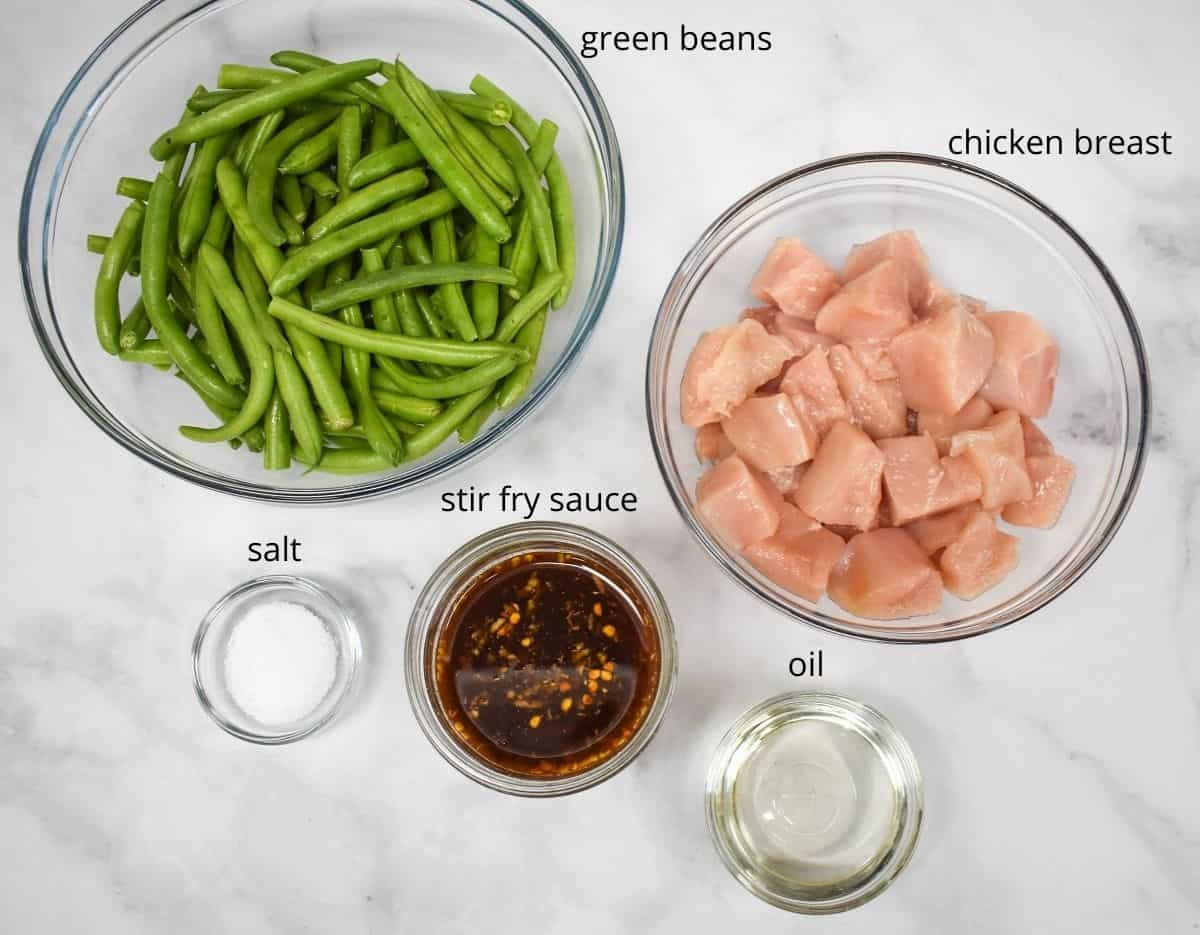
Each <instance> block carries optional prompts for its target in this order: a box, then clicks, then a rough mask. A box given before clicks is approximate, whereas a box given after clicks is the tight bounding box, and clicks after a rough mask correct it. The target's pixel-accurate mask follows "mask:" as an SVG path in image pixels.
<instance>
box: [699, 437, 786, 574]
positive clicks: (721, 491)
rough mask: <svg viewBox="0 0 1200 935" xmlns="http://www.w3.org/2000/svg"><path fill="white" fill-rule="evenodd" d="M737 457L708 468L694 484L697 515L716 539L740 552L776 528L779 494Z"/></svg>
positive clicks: (764, 537) (731, 457) (730, 457)
mask: <svg viewBox="0 0 1200 935" xmlns="http://www.w3.org/2000/svg"><path fill="white" fill-rule="evenodd" d="M769 486H770V485H769V484H768V483H767V482H766V481H764V480H763V478H762V477H761V475H759V474H758V473H756V472H755V471H754V470H753V469H751V468H750V467H748V466H747V465H746V462H745V461H743V460H742V459H741V458H739V457H738V456H737V455H730V456H729V457H728V458H726V459H725V460H724V461H722V462H721V463H720V464H718V465H717V466H716V467H713V468H710V469H709V470H708V472H707V473H705V474H704V476H702V477H701V478H700V480H699V481H697V483H696V501H697V503H698V504H699V510H700V515H701V516H702V517H704V520H705V522H707V523H708V526H709V528H710V529H711V530H712V531H713V532H714V533H715V534H716V535H717V537H718V538H719V539H721V540H722V541H724V542H725V543H727V544H728V545H730V546H732V547H733V548H734V549H737V550H738V551H739V552H740V551H741V550H742V549H744V548H746V546H748V545H753V544H754V543H755V542H761V541H762V540H763V539H766V538H767V537H768V536H770V535H772V534H774V532H775V530H776V529H777V528H778V527H779V507H780V504H781V502H782V501H781V500H780V497H779V492H778V491H776V490H774V489H768V488H769Z"/></svg>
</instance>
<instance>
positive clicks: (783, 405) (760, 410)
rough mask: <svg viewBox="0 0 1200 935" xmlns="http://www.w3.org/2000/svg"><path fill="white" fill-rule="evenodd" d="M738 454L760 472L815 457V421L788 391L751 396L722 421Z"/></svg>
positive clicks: (818, 438) (817, 442) (816, 443)
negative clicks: (810, 418) (797, 405)
mask: <svg viewBox="0 0 1200 935" xmlns="http://www.w3.org/2000/svg"><path fill="white" fill-rule="evenodd" d="M721 428H722V429H724V430H725V436H726V437H727V438H728V439H729V440H730V442H732V443H733V447H734V448H736V449H737V452H738V454H740V455H741V456H742V458H743V459H744V460H745V461H746V463H747V464H749V465H751V466H752V467H756V468H758V469H759V470H760V471H772V470H775V469H776V468H782V467H790V466H792V465H795V464H803V463H804V462H805V461H809V460H811V459H812V456H813V455H814V454H815V453H816V451H817V445H818V444H819V442H820V437H819V436H818V435H817V430H816V429H815V428H814V427H813V424H812V422H811V421H810V420H809V418H808V416H806V415H805V414H804V413H803V412H801V411H800V410H798V409H797V408H796V406H795V404H794V403H793V402H792V398H791V397H790V396H788V395H787V394H786V393H776V394H774V395H772V396H751V397H750V398H749V399H747V400H746V401H745V402H743V403H741V404H739V405H738V407H737V408H736V409H734V410H733V412H731V413H730V414H729V415H728V416H727V417H725V418H724V419H722V420H721Z"/></svg>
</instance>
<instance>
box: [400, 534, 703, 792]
mask: <svg viewBox="0 0 1200 935" xmlns="http://www.w3.org/2000/svg"><path fill="white" fill-rule="evenodd" d="M522 541H536V542H551V543H556V544H561V545H563V546H565V547H567V548H572V547H573V548H578V549H582V550H589V549H590V550H592V551H594V552H596V553H598V554H600V555H601V556H602V557H603V558H605V559H606V560H607V561H610V562H612V563H613V564H614V565H615V566H617V567H618V568H619V569H620V570H621V571H623V572H624V573H625V574H626V575H627V576H628V577H629V578H630V580H631V581H632V583H633V584H634V586H635V587H636V588H637V589H638V591H639V592H640V596H641V597H642V599H643V600H644V601H645V602H646V604H647V610H648V612H649V613H650V616H651V618H652V620H653V623H654V629H655V633H656V635H657V637H658V643H659V673H658V686H657V688H656V689H655V693H654V699H653V701H652V702H651V705H650V710H649V711H648V712H647V713H646V718H645V720H644V721H643V722H642V724H641V726H640V727H639V728H638V729H637V732H636V733H635V734H634V735H633V737H631V738H630V739H629V740H628V741H627V742H626V743H625V745H624V746H623V747H621V748H620V749H618V750H617V752H616V753H615V754H614V755H613V756H611V757H610V758H609V759H607V760H604V761H602V762H601V763H599V764H597V765H595V766H593V767H591V768H589V769H586V770H583V771H582V772H579V773H573V774H571V775H569V776H562V777H555V778H551V779H535V778H531V777H526V776H515V775H513V774H510V773H506V772H504V771H502V770H500V769H497V768H495V767H492V766H489V765H488V764H486V763H484V762H483V761H482V760H480V759H479V758H477V757H475V756H472V755H471V754H470V753H469V752H468V751H467V750H466V749H465V748H464V747H463V745H462V744H461V743H460V742H458V740H457V739H456V738H455V737H454V736H453V735H452V733H451V732H450V731H449V730H447V729H446V727H445V725H444V723H443V721H442V718H441V717H439V715H438V713H437V708H438V703H437V701H436V699H435V697H434V692H435V689H434V687H433V684H432V681H431V679H430V678H429V673H428V671H427V667H426V665H425V661H426V660H425V650H426V646H427V643H428V640H429V637H430V635H431V634H432V633H433V632H434V628H435V627H436V626H437V624H438V619H437V615H436V614H435V611H436V610H437V609H438V608H440V607H442V606H443V605H444V604H445V601H446V600H447V598H449V597H451V596H452V595H454V594H455V593H456V592H459V591H461V589H462V588H463V587H464V586H465V585H466V584H468V583H469V582H468V579H467V575H468V573H469V572H470V570H471V569H472V568H475V567H478V565H479V563H481V562H488V561H490V560H491V557H492V556H494V555H495V553H497V552H502V551H509V550H511V549H512V548H513V546H516V545H519V543H520V542H522ZM678 654H679V647H678V644H677V641H676V635H675V625H674V621H673V619H672V617H671V612H670V608H669V607H668V605H667V601H666V599H665V598H664V597H663V594H662V591H661V590H660V589H659V587H658V585H657V584H656V583H655V581H654V578H653V577H651V575H650V573H649V572H648V571H647V570H646V568H645V567H644V566H643V565H642V564H641V562H639V561H638V560H637V559H636V558H635V557H634V556H633V555H632V554H631V553H630V552H629V551H627V550H626V549H625V548H624V547H623V546H621V545H619V544H618V543H616V542H614V541H613V540H612V539H610V538H608V536H605V535H604V534H603V533H599V532H596V531H595V530H594V529H589V528H587V527H585V526H579V525H575V524H573V523H560V522H552V521H548V520H532V521H526V522H517V523H510V524H508V525H506V526H499V527H497V528H495V529H489V530H487V531H486V532H483V533H481V534H480V535H478V536H474V537H473V538H471V539H470V540H468V541H467V542H464V543H463V544H462V545H460V546H459V547H457V548H456V549H454V551H453V552H451V553H450V554H449V555H448V556H446V558H445V559H444V560H442V561H441V562H440V563H439V564H438V567H437V568H436V569H435V570H434V571H433V573H432V574H431V575H430V576H429V578H428V580H427V581H426V582H425V584H424V585H423V586H422V588H421V591H420V593H419V594H418V595H417V597H416V600H414V602H413V609H412V613H411V615H410V617H409V621H408V631H407V633H406V634H405V646H404V680H405V684H406V686H407V689H408V700H409V704H410V706H411V707H412V711H413V715H414V717H415V718H416V721H417V724H418V725H419V726H420V728H421V732H422V733H423V734H424V735H425V739H426V740H428V741H429V744H430V746H432V747H433V748H434V750H436V751H437V753H438V754H439V755H440V756H441V757H442V759H444V760H445V761H446V762H447V763H449V764H450V765H451V766H453V767H454V768H455V769H456V770H457V771H458V772H460V773H461V774H462V775H464V776H466V777H467V778H468V779H471V780H473V781H474V782H477V783H479V784H480V785H481V786H484V787H485V788H488V789H491V790H493V791H495V792H503V793H505V794H508V795H514V796H518V797H524V798H551V797H556V796H563V795H570V794H572V793H575V792H582V791H583V790H584V789H590V788H592V787H593V786H596V785H599V784H600V783H602V782H605V781H607V780H609V779H611V778H612V777H613V776H615V775H617V774H618V773H619V772H621V771H622V770H624V769H625V768H626V767H627V766H629V764H630V763H632V762H633V761H634V760H636V759H637V758H638V757H639V756H640V755H641V754H642V752H643V751H644V750H645V749H646V747H647V746H649V745H650V742H651V741H652V740H653V739H654V737H655V735H656V734H657V733H658V731H659V729H660V728H661V726H662V723H663V720H664V719H665V717H666V713H667V710H668V708H669V707H670V704H671V699H672V697H673V696H674V693H675V682H676V678H677V676H678V670H679V663H678Z"/></svg>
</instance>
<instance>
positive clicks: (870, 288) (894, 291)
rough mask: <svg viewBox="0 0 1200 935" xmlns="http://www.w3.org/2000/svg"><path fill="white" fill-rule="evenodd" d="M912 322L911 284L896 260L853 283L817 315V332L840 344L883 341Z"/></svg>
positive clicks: (888, 261) (853, 280)
mask: <svg viewBox="0 0 1200 935" xmlns="http://www.w3.org/2000/svg"><path fill="white" fill-rule="evenodd" d="M912 320H913V314H912V306H911V305H910V304H909V301H908V281H907V280H906V279H905V276H904V270H903V268H902V267H901V266H900V264H899V263H898V262H896V261H895V260H884V261H883V262H882V263H879V264H878V265H876V266H872V267H871V268H870V269H869V270H867V271H866V272H864V273H862V274H861V275H860V276H858V277H857V278H855V279H851V280H850V281H849V282H847V283H846V284H845V285H844V286H842V288H840V289H839V290H838V291H837V292H835V293H834V294H833V296H832V298H830V299H829V301H828V302H826V303H825V304H824V305H822V306H821V310H820V311H819V312H817V322H816V323H817V330H818V331H820V332H821V333H822V334H828V335H831V336H832V337H834V338H836V339H837V340H839V341H843V342H845V341H883V340H886V339H887V338H890V337H892V336H894V335H897V334H899V333H900V332H901V331H903V330H904V329H905V328H907V327H908V326H909V325H910V324H911V323H912Z"/></svg>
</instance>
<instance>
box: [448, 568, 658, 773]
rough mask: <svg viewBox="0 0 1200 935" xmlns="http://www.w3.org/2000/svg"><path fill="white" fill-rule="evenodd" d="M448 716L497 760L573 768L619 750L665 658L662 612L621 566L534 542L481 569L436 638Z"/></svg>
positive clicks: (641, 716)
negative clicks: (658, 622) (531, 548)
mask: <svg viewBox="0 0 1200 935" xmlns="http://www.w3.org/2000/svg"><path fill="white" fill-rule="evenodd" d="M436 653H437V655H436V659H437V679H436V684H437V694H438V699H439V701H440V703H441V707H442V711H443V714H444V716H445V718H446V720H447V721H448V722H449V723H450V724H451V725H452V726H453V728H454V730H455V732H456V733H457V734H458V736H459V737H460V738H461V739H462V741H463V742H464V743H465V744H466V745H467V746H468V747H470V749H471V750H472V751H474V753H475V754H476V755H477V756H479V757H480V758H481V759H482V760H483V761H484V762H486V763H488V764H489V765H491V766H493V767H496V768H499V769H502V770H505V771H506V772H509V773H513V774H516V775H519V776H531V777H538V778H552V777H557V776H569V775H573V774H576V773H580V772H583V771H584V770H588V769H592V768H593V767H595V766H597V765H599V764H600V763H603V762H604V761H605V760H608V759H610V758H611V757H612V756H614V755H615V754H616V753H617V752H618V751H619V750H621V748H622V747H624V746H625V745H626V744H627V743H628V742H629V741H630V739H631V738H632V737H633V736H634V735H635V734H636V733H637V731H638V729H639V728H640V727H641V726H642V724H643V723H644V722H645V720H646V715H647V714H648V713H649V710H650V707H651V704H652V703H653V700H654V696H655V693H656V692H657V689H658V679H659V674H660V667H661V659H660V654H659V646H658V638H657V634H656V632H655V628H654V624H653V621H651V620H650V619H649V617H648V615H647V612H646V610H645V608H644V607H643V606H642V602H641V600H640V599H639V598H638V596H637V591H636V589H635V588H634V587H633V586H632V584H631V583H630V582H629V581H628V580H627V579H626V577H625V576H624V575H623V574H622V573H621V572H620V571H618V570H617V569H615V568H612V567H611V566H609V565H608V564H607V563H606V562H603V561H602V560H600V559H597V558H596V557H594V556H590V555H577V554H570V553H565V552H558V551H555V552H526V553H522V554H520V555H517V556H514V557H512V558H509V559H506V560H505V561H503V562H501V563H500V564H498V565H496V566H495V567H492V568H489V569H488V570H486V571H485V572H483V573H482V574H481V575H480V576H479V577H478V578H477V579H476V580H475V581H474V582H472V583H471V584H470V585H469V586H468V587H467V589H466V591H465V592H464V593H463V594H462V596H461V597H460V598H459V599H458V600H457V601H456V602H455V605H454V606H453V607H452V608H451V611H450V616H449V619H448V621H447V624H446V625H445V626H444V627H443V628H442V629H441V632H440V633H439V635H438V641H437V647H436Z"/></svg>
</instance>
